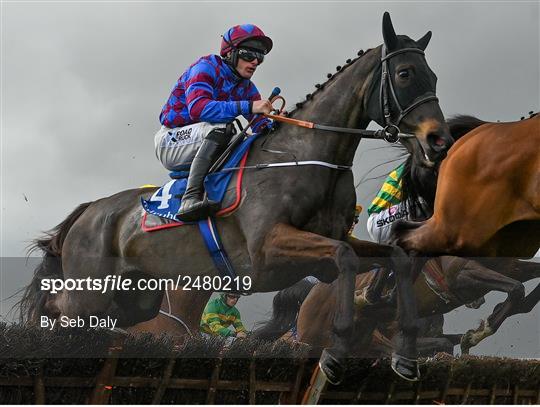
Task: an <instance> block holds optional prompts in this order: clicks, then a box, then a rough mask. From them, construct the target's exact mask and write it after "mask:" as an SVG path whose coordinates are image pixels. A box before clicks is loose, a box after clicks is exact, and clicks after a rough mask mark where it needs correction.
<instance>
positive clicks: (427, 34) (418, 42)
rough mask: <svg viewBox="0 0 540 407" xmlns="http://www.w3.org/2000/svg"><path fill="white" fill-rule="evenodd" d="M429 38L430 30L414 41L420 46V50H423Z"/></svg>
mask: <svg viewBox="0 0 540 407" xmlns="http://www.w3.org/2000/svg"><path fill="white" fill-rule="evenodd" d="M430 39H431V31H428V32H427V33H426V35H424V36H423V37H422V38H420V39H419V40H418V41H416V43H417V44H418V46H419V47H420V49H421V50H422V51H425V50H426V48H427V46H428V44H429V40H430Z"/></svg>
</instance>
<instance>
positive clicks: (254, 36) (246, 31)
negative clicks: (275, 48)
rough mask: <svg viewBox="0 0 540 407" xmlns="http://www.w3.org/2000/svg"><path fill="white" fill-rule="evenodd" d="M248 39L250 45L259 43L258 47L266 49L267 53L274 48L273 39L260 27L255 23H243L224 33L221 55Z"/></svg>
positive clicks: (225, 54) (223, 55)
mask: <svg viewBox="0 0 540 407" xmlns="http://www.w3.org/2000/svg"><path fill="white" fill-rule="evenodd" d="M248 40H249V44H250V47H253V44H257V45H258V46H256V47H257V48H260V49H261V50H262V51H264V53H265V54H268V53H269V52H270V50H271V49H272V45H273V43H272V40H271V39H270V37H267V36H266V35H265V34H264V32H263V31H262V30H261V29H260V28H259V27H257V26H256V25H254V24H241V25H235V26H234V27H231V28H229V29H228V30H227V31H226V32H225V34H223V35H222V40H221V51H220V55H221V56H222V57H225V56H227V54H228V53H229V52H231V51H233V50H234V49H235V48H237V47H238V46H239V45H240V44H241V43H243V42H245V41H248Z"/></svg>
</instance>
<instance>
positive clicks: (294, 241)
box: [262, 224, 360, 383]
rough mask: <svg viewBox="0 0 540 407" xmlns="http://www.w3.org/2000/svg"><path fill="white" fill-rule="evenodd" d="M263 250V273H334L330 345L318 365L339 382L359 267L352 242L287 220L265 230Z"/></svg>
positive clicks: (351, 317)
mask: <svg viewBox="0 0 540 407" xmlns="http://www.w3.org/2000/svg"><path fill="white" fill-rule="evenodd" d="M262 254H263V256H262V258H263V261H264V264H263V265H262V266H263V267H262V268H263V270H262V272H263V273H264V272H265V271H269V272H275V273H276V274H282V273H284V272H285V273H291V275H298V276H300V277H301V276H303V275H310V274H311V275H315V276H317V275H321V276H324V274H326V277H327V278H328V277H329V276H332V275H333V276H337V290H338V293H337V297H336V298H337V300H336V306H337V307H336V308H337V309H336V313H335V317H334V321H333V346H332V348H330V349H325V351H324V352H323V357H322V359H321V368H322V370H323V372H324V373H325V374H326V376H327V378H328V380H329V381H330V382H332V383H338V382H340V381H341V380H342V378H343V374H344V366H343V359H344V358H345V357H346V356H347V355H348V354H349V351H350V349H351V337H352V332H353V314H354V304H353V296H354V285H355V276H356V273H357V272H358V270H359V267H360V260H359V258H358V256H357V255H356V254H355V253H354V251H353V249H352V248H351V246H350V245H348V244H347V243H345V242H343V241H339V240H334V239H329V238H326V237H323V236H320V235H317V234H314V233H310V232H306V231H302V230H299V229H296V228H294V227H292V226H290V225H286V224H277V225H276V226H274V228H273V229H272V230H271V231H270V233H268V235H267V237H266V239H265V242H264V244H263V247H262ZM264 269H266V270H264ZM293 273H294V274H293Z"/></svg>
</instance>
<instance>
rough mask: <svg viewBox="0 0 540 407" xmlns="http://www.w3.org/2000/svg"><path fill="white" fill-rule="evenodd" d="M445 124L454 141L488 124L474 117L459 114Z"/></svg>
mask: <svg viewBox="0 0 540 407" xmlns="http://www.w3.org/2000/svg"><path fill="white" fill-rule="evenodd" d="M446 123H448V127H449V128H450V134H451V135H452V137H453V138H454V140H457V139H458V138H460V137H461V136H463V135H464V134H466V133H468V132H470V131H471V130H474V129H476V128H477V127H478V126H481V125H482V124H485V123H488V122H486V121H484V120H480V119H479V118H477V117H474V116H469V115H463V114H460V115H456V116H453V117H451V118H450V119H448V120H447V121H446Z"/></svg>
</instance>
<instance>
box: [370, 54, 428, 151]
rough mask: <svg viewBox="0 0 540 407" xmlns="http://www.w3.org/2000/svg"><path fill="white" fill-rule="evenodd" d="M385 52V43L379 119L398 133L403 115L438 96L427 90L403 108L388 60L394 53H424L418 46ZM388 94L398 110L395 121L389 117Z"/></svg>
mask: <svg viewBox="0 0 540 407" xmlns="http://www.w3.org/2000/svg"><path fill="white" fill-rule="evenodd" d="M386 52H387V51H386V45H385V44H383V46H382V51H381V86H380V92H379V100H380V112H381V119H382V123H384V125H385V129H386V130H387V132H388V133H395V134H399V133H400V130H399V125H400V123H401V121H402V120H403V118H404V117H405V116H407V115H408V114H409V113H410V112H412V111H413V110H414V109H416V108H417V107H418V106H420V105H422V104H424V103H427V102H431V101H435V102H438V101H439V98H437V96H436V95H435V94H434V93H433V92H430V91H428V92H426V93H424V94H423V95H421V96H418V97H417V98H416V99H415V100H414V101H413V103H411V104H410V105H409V106H407V107H406V108H403V107H402V106H401V103H399V100H398V98H397V95H396V91H395V89H394V83H393V82H392V78H391V76H390V73H389V72H390V70H389V68H388V61H389V60H390V59H391V58H393V57H395V56H396V55H400V54H404V53H406V52H415V53H417V54H421V55H423V56H425V53H424V51H422V50H421V49H420V48H402V49H398V50H397V51H394V52H391V53H389V54H387V53H386ZM389 94H390V95H391V96H392V102H393V104H394V105H395V107H396V108H397V110H398V112H399V115H398V118H397V121H396V122H395V123H393V122H392V119H391V114H392V113H391V108H390V98H389ZM395 138H396V140H395V141H397V139H398V137H395Z"/></svg>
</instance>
